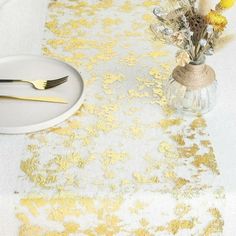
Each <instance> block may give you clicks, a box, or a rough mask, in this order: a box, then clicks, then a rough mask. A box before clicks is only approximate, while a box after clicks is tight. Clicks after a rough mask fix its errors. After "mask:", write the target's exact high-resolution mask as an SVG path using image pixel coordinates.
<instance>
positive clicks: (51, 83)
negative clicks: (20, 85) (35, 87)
mask: <svg viewBox="0 0 236 236" xmlns="http://www.w3.org/2000/svg"><path fill="white" fill-rule="evenodd" d="M68 77H69V76H64V77H62V78H59V79H54V80H47V81H46V84H45V89H50V88H53V87H56V86H58V85H60V84H63V83H65V82H66V81H67V80H68Z"/></svg>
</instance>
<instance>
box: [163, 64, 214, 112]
mask: <svg viewBox="0 0 236 236" xmlns="http://www.w3.org/2000/svg"><path fill="white" fill-rule="evenodd" d="M164 90H165V95H166V99H167V101H168V103H169V105H170V106H171V107H173V108H175V109H176V110H177V111H178V112H180V113H184V114H188V115H200V114H205V113H207V112H209V111H210V110H212V108H213V107H214V106H215V104H216V91H217V81H216V76H215V72H214V70H213V69H212V68H211V67H210V66H208V65H206V64H204V63H194V62H192V63H190V64H187V65H186V66H184V67H181V66H177V67H176V68H175V69H174V70H173V73H172V75H171V76H170V78H169V80H168V81H167V83H166V84H165V88H164Z"/></svg>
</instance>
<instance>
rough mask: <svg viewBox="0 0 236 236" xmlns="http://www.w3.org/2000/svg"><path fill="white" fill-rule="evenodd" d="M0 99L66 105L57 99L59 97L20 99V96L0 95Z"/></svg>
mask: <svg viewBox="0 0 236 236" xmlns="http://www.w3.org/2000/svg"><path fill="white" fill-rule="evenodd" d="M0 99H16V100H22V101H34V102H50V103H61V104H67V102H66V101H65V100H64V99H63V98H59V97H22V96H11V95H0Z"/></svg>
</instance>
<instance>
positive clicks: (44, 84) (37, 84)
mask: <svg viewBox="0 0 236 236" xmlns="http://www.w3.org/2000/svg"><path fill="white" fill-rule="evenodd" d="M68 77H69V76H64V77H62V78H59V79H54V80H27V79H23V80H21V79H0V83H9V82H25V83H30V84H32V85H33V87H34V88H35V89H38V90H45V89H50V88H54V87H56V86H58V85H60V84H63V83H65V82H66V81H67V80H68Z"/></svg>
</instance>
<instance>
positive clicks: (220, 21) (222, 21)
mask: <svg viewBox="0 0 236 236" xmlns="http://www.w3.org/2000/svg"><path fill="white" fill-rule="evenodd" d="M206 20H207V23H208V24H211V25H212V26H213V27H214V30H215V31H217V32H221V31H223V30H224V29H225V27H226V25H227V24H228V21H227V18H226V17H225V16H223V15H221V14H220V13H219V12H217V11H213V10H212V11H210V12H209V13H208V14H207V16H206Z"/></svg>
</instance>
